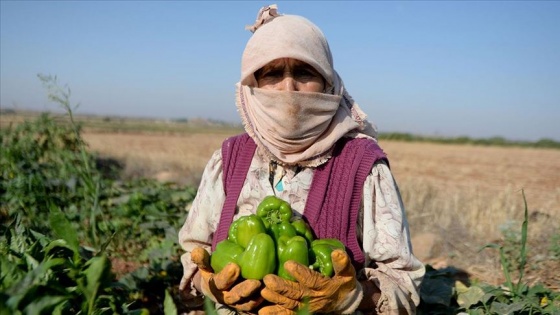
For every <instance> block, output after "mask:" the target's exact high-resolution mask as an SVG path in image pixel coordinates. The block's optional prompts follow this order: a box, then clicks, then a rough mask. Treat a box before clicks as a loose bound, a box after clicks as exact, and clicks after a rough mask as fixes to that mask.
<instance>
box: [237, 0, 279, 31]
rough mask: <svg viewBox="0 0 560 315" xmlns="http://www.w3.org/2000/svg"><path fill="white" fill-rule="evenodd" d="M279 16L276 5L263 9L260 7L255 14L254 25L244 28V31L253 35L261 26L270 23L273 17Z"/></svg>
mask: <svg viewBox="0 0 560 315" xmlns="http://www.w3.org/2000/svg"><path fill="white" fill-rule="evenodd" d="M280 15H281V14H279V13H278V6H277V5H276V4H271V5H268V6H265V7H262V8H261V9H260V10H259V13H258V14H257V19H256V20H255V24H253V25H247V26H245V29H246V30H249V31H251V33H254V32H255V31H256V30H257V29H259V27H261V26H263V25H264V24H266V23H268V22H270V21H272V20H273V19H274V18H275V17H277V16H280Z"/></svg>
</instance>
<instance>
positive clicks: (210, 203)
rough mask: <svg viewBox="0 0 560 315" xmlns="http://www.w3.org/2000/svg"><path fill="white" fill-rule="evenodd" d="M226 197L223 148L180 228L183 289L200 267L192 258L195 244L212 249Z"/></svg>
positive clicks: (210, 164) (205, 174)
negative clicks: (223, 175) (223, 177)
mask: <svg viewBox="0 0 560 315" xmlns="http://www.w3.org/2000/svg"><path fill="white" fill-rule="evenodd" d="M224 198H225V195H224V189H223V182H222V155H221V150H217V151H215V152H214V154H213V155H212V157H211V158H210V160H209V161H208V163H207V164H206V167H205V169H204V172H203V174H202V179H201V181H200V185H199V187H198V192H197V194H196V197H195V198H194V200H193V203H192V205H191V207H190V210H189V213H188V214H187V218H186V220H185V223H184V224H183V227H182V228H181V230H180V231H179V244H180V245H181V247H182V248H183V250H184V251H185V253H184V254H183V255H182V256H181V263H182V265H183V278H182V279H181V284H180V285H179V288H180V289H181V290H184V289H185V288H187V286H190V284H191V280H192V276H193V275H194V273H195V272H196V270H197V267H196V265H195V264H194V263H192V261H191V251H192V250H193V249H194V248H195V247H203V248H204V249H206V250H207V251H208V252H210V251H211V247H212V236H213V234H214V232H215V230H216V226H217V225H218V221H219V220H220V213H221V211H222V207H223V204H224ZM191 289H192V288H191Z"/></svg>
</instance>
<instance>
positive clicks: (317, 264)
mask: <svg viewBox="0 0 560 315" xmlns="http://www.w3.org/2000/svg"><path fill="white" fill-rule="evenodd" d="M335 249H342V250H345V247H344V244H342V242H341V241H339V240H338V239H336V238H324V239H318V240H314V241H313V242H311V251H310V255H311V261H312V262H313V263H312V265H311V267H312V268H313V270H317V271H319V272H320V273H321V274H323V275H324V276H327V277H331V276H332V275H333V273H334V268H333V265H332V259H331V253H332V251H333V250H335Z"/></svg>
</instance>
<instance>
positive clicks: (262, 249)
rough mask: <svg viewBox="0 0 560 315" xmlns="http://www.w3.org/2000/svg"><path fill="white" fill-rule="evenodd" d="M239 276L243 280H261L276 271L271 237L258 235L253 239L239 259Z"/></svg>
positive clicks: (262, 234)
mask: <svg viewBox="0 0 560 315" xmlns="http://www.w3.org/2000/svg"><path fill="white" fill-rule="evenodd" d="M238 261H239V267H241V276H242V277H243V278H245V279H256V280H261V279H262V278H264V276H266V275H267V274H269V273H273V272H274V271H275V270H276V248H275V246H274V241H273V240H272V237H271V236H270V235H268V234H266V233H259V234H257V235H255V236H253V238H251V241H250V242H249V244H248V245H247V248H245V251H244V252H243V254H242V255H241V256H240V257H239V259H238Z"/></svg>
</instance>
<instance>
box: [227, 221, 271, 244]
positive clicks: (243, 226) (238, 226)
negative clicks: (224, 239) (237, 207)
mask: <svg viewBox="0 0 560 315" xmlns="http://www.w3.org/2000/svg"><path fill="white" fill-rule="evenodd" d="M259 233H266V228H265V225H264V222H263V221H262V220H261V218H260V217H258V216H257V215H255V214H250V215H246V216H242V217H240V218H239V219H237V220H235V221H233V222H232V223H231V225H230V227H229V230H228V239H229V240H230V241H232V242H234V243H236V244H238V245H239V246H241V247H243V248H247V246H248V245H249V242H250V241H251V239H252V238H253V236H255V235H257V234H259Z"/></svg>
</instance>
